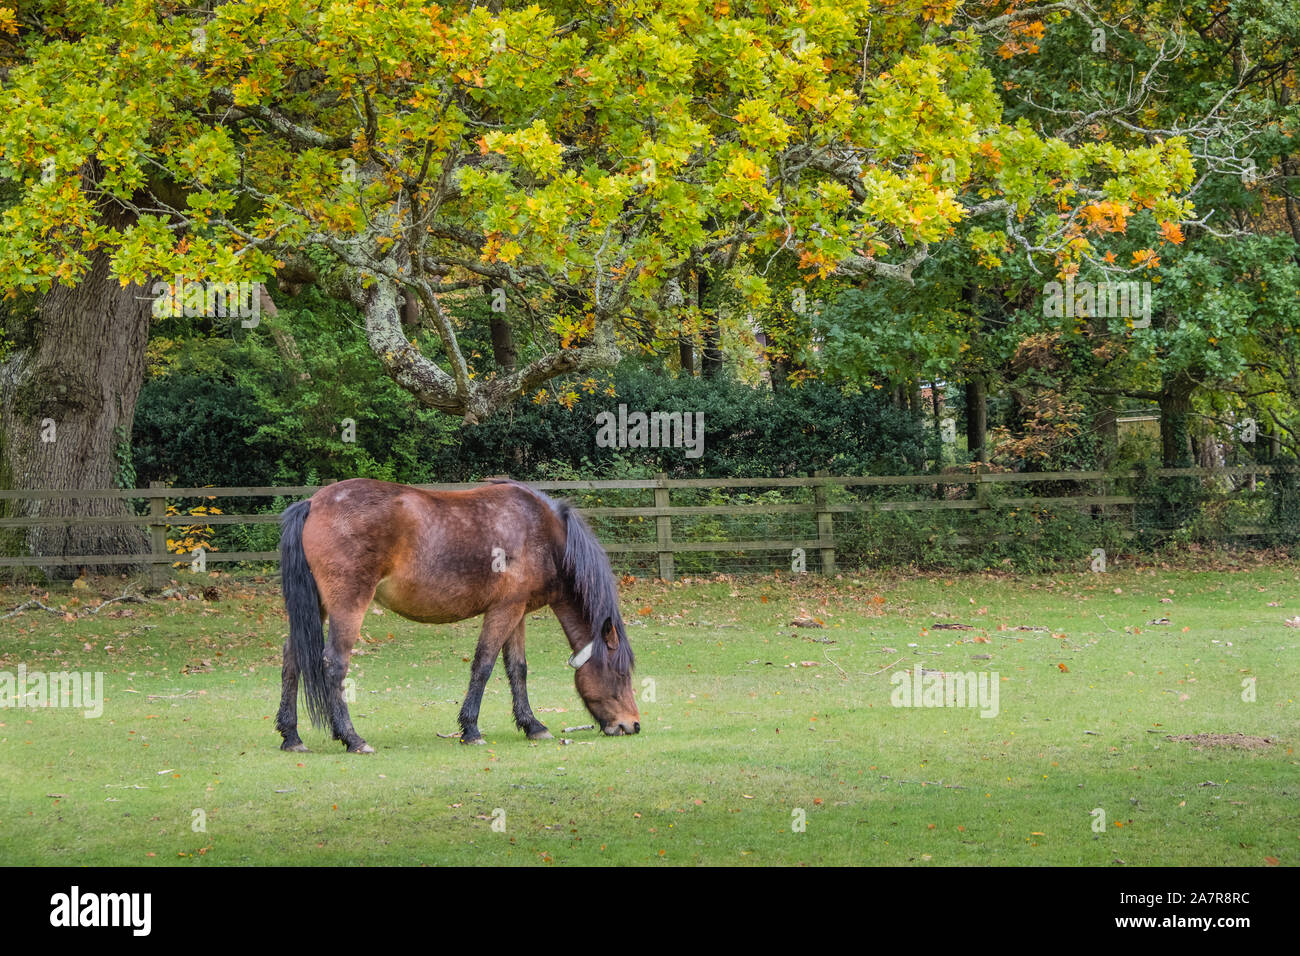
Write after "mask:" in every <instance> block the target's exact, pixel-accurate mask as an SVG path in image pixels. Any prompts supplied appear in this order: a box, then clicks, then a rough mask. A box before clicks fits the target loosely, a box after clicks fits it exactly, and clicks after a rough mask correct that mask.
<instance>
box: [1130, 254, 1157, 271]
mask: <svg viewBox="0 0 1300 956" xmlns="http://www.w3.org/2000/svg"><path fill="white" fill-rule="evenodd" d="M1133 265H1135V266H1144V267H1145V268H1147V269H1155V268H1158V267H1159V265H1160V257H1159V256H1157V255H1156V252H1155V250H1154V249H1139V250H1137V251H1136V252H1135V253H1133Z"/></svg>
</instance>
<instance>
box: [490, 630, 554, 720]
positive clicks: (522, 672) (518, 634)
mask: <svg viewBox="0 0 1300 956" xmlns="http://www.w3.org/2000/svg"><path fill="white" fill-rule="evenodd" d="M526 617H527V615H525V617H521V618H520V619H519V623H518V624H516V625H515V629H514V630H513V631H511V632H510V637H509V638H507V639H506V643H505V647H503V648H502V653H501V656H502V658H503V659H504V660H505V664H506V676H507V677H509V678H510V696H511V697H513V698H514V702H515V723H516V724H517V725H518V726H519V729H520V730H522V731H523V732H524V733H526V734H527V735H528V739H529V740H549V739H551V732H550V731H549V730H547V729H546V725H545V724H543V723H542V722H541V721H540V720H538V719H537V718H536V717H535V716H534V715H533V709H532V708H531V707H530V706H528V661H527V660H526V659H525V658H524V621H525V618H526Z"/></svg>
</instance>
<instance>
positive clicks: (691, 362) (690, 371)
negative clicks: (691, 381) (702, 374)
mask: <svg viewBox="0 0 1300 956" xmlns="http://www.w3.org/2000/svg"><path fill="white" fill-rule="evenodd" d="M677 355H678V357H679V358H680V359H681V362H682V375H684V376H687V377H690V378H694V377H695V343H694V342H692V341H691V340H690V338H689V337H688V336H685V335H679V336H677Z"/></svg>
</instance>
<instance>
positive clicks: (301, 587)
mask: <svg viewBox="0 0 1300 956" xmlns="http://www.w3.org/2000/svg"><path fill="white" fill-rule="evenodd" d="M310 513H311V501H310V500H308V501H299V502H297V503H295V504H292V505H290V506H289V507H288V508H286V509H285V512H284V514H283V515H281V516H280V589H281V590H282V591H283V592H284V607H285V610H287V611H288V612H289V647H290V648H291V649H292V651H293V658H294V661H295V662H296V663H297V665H298V675H299V677H300V679H301V684H302V690H303V697H304V698H305V700H306V704H307V715H308V716H309V717H310V718H311V722H312V723H313V724H315V725H316V726H318V727H322V726H328V724H329V710H330V708H329V696H328V692H327V690H326V687H325V632H324V630H323V629H322V628H321V620H320V592H319V591H317V590H316V578H315V577H313V576H312V573H311V568H310V567H309V566H308V564H307V556H306V555H305V554H304V553H303V550H302V526H303V525H304V524H305V523H306V522H307V515H308V514H310Z"/></svg>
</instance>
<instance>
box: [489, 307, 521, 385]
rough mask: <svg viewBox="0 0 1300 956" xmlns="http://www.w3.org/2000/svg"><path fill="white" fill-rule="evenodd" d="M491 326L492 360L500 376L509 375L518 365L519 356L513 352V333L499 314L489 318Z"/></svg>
mask: <svg viewBox="0 0 1300 956" xmlns="http://www.w3.org/2000/svg"><path fill="white" fill-rule="evenodd" d="M491 326H492V358H493V360H494V361H495V362H496V363H497V368H498V369H499V370H500V371H501V374H502V375H509V374H510V373H511V372H513V371H514V370H515V368H516V366H517V365H518V364H519V354H518V352H516V351H515V332H514V329H512V328H511V327H510V323H509V322H507V321H506V317H505V316H504V315H501V314H499V313H495V312H494V313H493V314H492V318H491Z"/></svg>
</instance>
